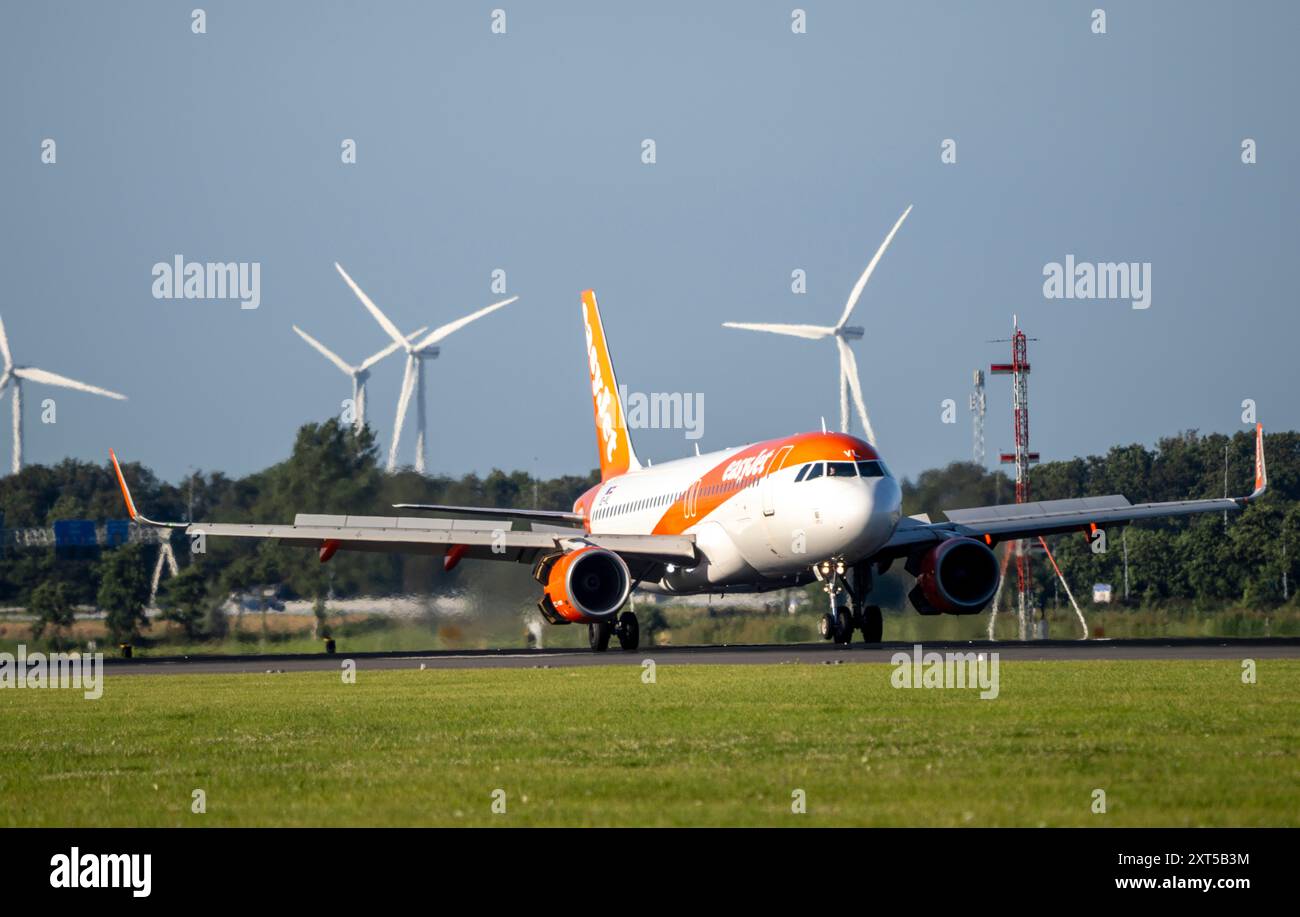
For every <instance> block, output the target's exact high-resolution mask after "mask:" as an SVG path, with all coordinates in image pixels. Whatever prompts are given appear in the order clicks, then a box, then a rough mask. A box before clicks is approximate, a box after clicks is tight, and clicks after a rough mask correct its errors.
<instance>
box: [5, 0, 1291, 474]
mask: <svg viewBox="0 0 1300 917" xmlns="http://www.w3.org/2000/svg"><path fill="white" fill-rule="evenodd" d="M198 2H199V0H195V3H196V4H197V3H198ZM193 5H194V4H186V5H184V6H183V7H182V6H179V5H176V4H164V3H148V2H137V3H129V4H99V3H65V4H57V5H55V4H38V3H24V4H21V5H12V6H11V7H10V9H9V10H8V12H7V14H6V24H5V28H4V30H3V33H0V84H2V85H3V86H4V87H5V90H4V93H3V95H2V96H0V124H3V125H4V129H3V134H2V136H0V168H3V172H4V174H5V176H6V177H7V181H6V186H5V192H6V193H5V202H4V206H3V207H0V242H2V243H3V250H4V252H5V259H4V263H5V280H6V283H5V289H4V294H5V295H4V296H3V297H2V298H0V315H2V316H3V319H4V322H5V325H6V327H7V329H8V333H9V339H10V342H11V345H12V347H13V349H14V352H15V356H16V358H17V359H18V361H19V362H20V363H28V364H32V365H36V366H39V367H41V368H44V369H48V370H52V371H55V372H59V373H64V374H67V375H71V376H74V377H76V378H80V379H83V380H84V381H87V382H90V383H92V384H96V385H100V386H104V387H107V388H112V389H116V390H118V391H121V392H124V393H126V394H128V395H129V396H130V400H129V401H127V402H125V403H116V402H108V401H104V400H101V399H96V398H91V397H89V396H84V395H78V394H72V393H65V394H56V397H57V400H58V415H57V416H58V422H57V423H56V424H53V425H44V424H42V423H41V422H40V416H39V402H40V400H41V399H42V398H44V397H47V396H48V392H47V391H46V390H43V389H41V388H39V387H38V386H28V387H27V389H26V391H25V394H26V401H27V413H26V427H27V435H26V438H25V450H26V458H27V460H28V461H29V462H52V461H57V460H59V459H60V458H62V457H63V456H69V455H70V456H75V457H78V458H83V459H92V460H100V459H102V458H103V457H104V455H105V453H106V450H107V447H108V446H109V445H113V446H115V447H116V448H117V449H118V451H119V453H120V454H122V455H124V456H125V457H127V458H130V459H132V460H139V461H142V462H144V463H146V464H148V465H150V466H152V467H153V468H155V469H156V470H157V471H158V472H159V473H161V474H162V475H163V476H164V477H166V478H169V479H176V478H178V477H180V476H181V475H183V474H184V473H185V472H186V470H187V469H188V468H190V467H198V468H204V469H221V470H224V471H226V472H228V473H232V474H243V473H247V472H249V471H252V470H255V469H258V468H261V467H264V466H266V465H268V464H271V463H273V462H275V461H278V460H280V459H282V458H283V457H285V455H286V454H287V452H288V449H289V447H290V444H291V442H292V438H293V434H294V431H295V429H296V428H297V426H298V425H299V424H301V423H303V422H305V421H307V420H321V419H324V418H325V417H328V416H330V415H331V414H332V413H334V412H336V410H337V406H338V403H339V401H340V399H342V398H344V397H346V396H347V395H348V393H349V392H348V383H347V380H346V379H345V378H344V377H343V376H342V375H341V374H340V373H339V372H338V371H337V370H336V369H334V368H333V367H331V366H330V365H328V364H327V363H326V362H325V361H324V360H323V359H322V358H320V357H319V356H317V355H316V354H315V353H314V352H312V351H310V350H309V349H308V348H307V347H306V346H305V345H304V344H303V343H302V342H301V341H299V340H298V338H297V337H296V336H295V335H294V334H293V333H292V331H291V330H290V326H291V325H292V324H295V323H296V324H298V325H300V326H302V327H304V328H306V329H307V330H308V331H310V332H311V333H312V334H313V335H315V336H316V337H318V338H319V339H321V340H322V341H324V342H325V343H326V344H328V345H330V346H331V347H334V348H335V349H336V350H338V351H339V352H340V353H341V354H342V355H343V356H344V357H345V358H348V359H357V360H359V359H360V358H361V357H363V356H365V355H367V354H369V353H371V352H373V351H375V350H377V349H379V348H380V347H382V346H383V345H384V344H385V343H386V339H385V337H384V336H383V333H382V332H381V330H380V329H379V327H378V326H377V325H376V324H375V323H374V322H373V321H372V320H371V319H370V318H369V316H367V315H366V314H365V313H364V312H363V311H362V309H361V307H360V305H359V304H358V303H357V301H356V300H355V298H354V297H353V296H352V295H351V293H350V292H349V291H348V290H347V289H346V287H345V286H344V285H343V283H342V282H341V280H340V279H339V277H338V276H337V275H336V274H335V272H334V270H333V268H332V266H331V265H332V262H334V261H335V260H338V261H340V262H342V263H343V265H344V266H345V267H346V268H347V269H348V270H349V272H350V273H351V274H352V276H353V277H354V278H356V280H357V281H358V282H359V283H360V284H361V285H362V287H364V288H365V289H366V290H367V291H368V292H369V293H370V295H371V296H372V297H373V298H374V299H375V300H376V301H377V302H378V303H379V304H380V305H381V306H382V307H383V308H385V309H386V310H387V311H388V313H389V314H390V315H391V316H392V317H393V319H394V320H395V321H396V322H397V323H398V324H399V325H400V326H402V327H403V328H409V329H414V328H415V327H416V326H418V325H425V324H427V325H430V326H434V325H438V324H441V323H443V322H445V321H448V320H450V319H452V318H455V317H458V316H460V315H462V314H464V313H467V312H469V311H472V310H474V309H476V308H478V307H480V306H482V305H486V304H487V303H489V302H491V301H493V300H494V299H497V298H500V297H499V296H497V295H494V294H493V293H492V291H491V290H490V289H489V282H490V277H491V272H492V271H493V269H495V268H503V269H505V270H506V271H507V276H508V282H509V292H510V293H511V294H518V295H519V296H520V300H519V301H518V302H517V303H515V304H514V305H512V306H510V307H508V308H507V309H505V310H503V311H501V312H498V313H496V314H494V315H492V316H489V317H488V318H485V319H484V320H482V321H481V322H479V323H477V324H475V325H472V326H470V327H469V328H468V329H466V330H464V331H462V332H460V333H458V334H456V335H455V336H453V337H452V338H450V339H448V341H446V342H445V345H444V347H443V349H442V355H441V357H440V358H439V359H438V360H436V361H434V362H433V363H432V364H431V365H430V367H429V370H430V371H429V389H428V391H429V396H430V406H429V423H430V428H431V445H430V467H431V470H433V471H446V472H452V473H457V474H459V473H462V472H465V471H469V470H477V471H480V472H483V471H486V470H488V469H490V468H492V467H504V468H523V469H525V470H529V471H537V472H540V473H542V474H544V475H553V474H559V473H569V472H584V471H585V470H587V469H588V468H590V467H592V466H593V465H594V464H595V444H594V435H593V431H592V420H591V407H590V401H589V399H588V395H587V392H586V377H585V372H584V368H583V347H582V326H581V321H580V316H579V302H578V294H579V292H580V291H581V290H582V289H584V288H586V287H594V288H595V289H596V291H597V294H598V296H599V299H600V302H601V306H602V310H603V312H604V319H605V325H606V330H607V332H608V335H609V338H610V344H611V347H612V348H613V352H614V357H615V361H616V365H617V368H618V373H619V377H620V379H619V381H620V382H622V383H623V384H625V385H627V386H628V387H629V388H630V389H632V390H637V391H646V392H654V391H660V392H687V393H695V392H699V393H703V395H704V399H705V402H704V404H705V407H704V435H703V438H702V439H701V440H700V445H701V447H702V448H704V449H706V450H707V449H711V448H722V447H725V446H729V445H738V444H740V443H743V442H749V441H753V440H756V439H761V438H765V437H769V436H777V435H784V434H786V433H790V432H794V431H796V430H807V429H816V428H817V426H818V424H819V418H820V417H821V416H823V415H824V416H825V417H826V418H827V420H828V422H829V423H831V424H832V425H833V424H834V423H835V422H836V418H837V417H838V391H837V385H836V380H837V371H838V370H837V364H836V362H835V354H834V346H833V345H832V344H831V343H830V342H829V341H822V342H810V341H802V340H796V339H786V338H778V337H774V336H767V335H753V334H745V333H742V332H737V331H728V330H725V329H723V328H721V327H720V324H721V322H723V321H727V320H739V321H792V322H811V323H817V324H833V323H834V321H835V320H836V318H837V317H838V314H839V312H840V310H841V309H842V307H843V304H844V300H845V298H846V297H847V294H848V291H849V289H850V287H851V286H852V285H853V282H854V280H855V279H856V278H857V276H858V274H859V273H860V272H861V271H862V269H863V267H864V266H865V265H866V262H867V261H868V260H869V258H870V257H871V254H872V253H873V252H874V251H875V249H876V246H877V245H878V244H879V243H880V240H881V239H882V238H883V237H884V234H885V233H886V232H887V231H888V229H889V227H890V225H892V223H893V222H894V220H895V219H897V217H898V215H899V214H900V213H901V212H902V210H903V208H904V207H905V206H907V205H908V204H914V205H915V210H914V211H913V213H912V215H911V216H910V217H909V219H908V221H907V223H906V224H905V225H904V226H903V228H902V229H901V230H900V232H899V234H898V236H897V238H896V239H895V240H894V244H893V246H892V247H891V249H890V251H889V252H888V253H887V255H886V256H885V258H884V259H883V261H882V262H881V264H880V267H879V268H878V269H877V271H876V274H875V276H874V277H873V278H872V280H871V283H870V284H869V285H868V287H867V290H866V292H865V294H864V296H863V298H862V301H861V303H860V305H859V307H858V310H857V312H856V314H855V320H856V321H857V323H859V324H863V325H865V326H866V327H867V336H866V338H865V339H864V340H862V341H860V342H858V343H857V344H856V345H855V352H856V353H857V358H858V362H859V366H860V367H861V375H862V383H863V388H864V390H865V394H866V400H867V404H868V407H869V408H870V410H871V413H872V419H873V422H874V424H875V427H876V431H877V434H878V438H879V445H880V447H881V449H882V451H883V453H884V454H885V456H886V457H887V458H888V459H889V460H890V463H891V465H892V466H893V467H894V468H895V470H896V471H898V472H899V473H902V474H908V475H912V474H915V473H916V472H918V471H920V470H922V469H924V468H927V467H932V466H935V465H941V464H945V463H947V462H949V461H952V460H955V459H966V458H969V456H970V439H971V436H970V423H969V416H968V414H967V413H966V410H965V408H966V396H967V393H968V391H969V388H970V376H971V370H972V369H974V368H975V367H977V366H985V367H986V366H987V364H988V363H989V362H992V361H999V360H1003V359H1005V347H1006V345H1000V344H990V343H987V341H988V339H990V338H997V337H1006V336H1007V333H1008V331H1009V326H1010V321H1011V315H1012V313H1013V312H1014V313H1018V314H1019V315H1020V316H1021V320H1022V323H1023V324H1024V326H1025V328H1026V330H1027V332H1028V333H1030V334H1031V335H1033V336H1035V337H1037V338H1039V339H1040V340H1039V341H1037V342H1036V343H1034V344H1033V345H1031V346H1032V350H1031V357H1032V360H1033V366H1034V370H1033V375H1032V377H1031V381H1030V392H1031V398H1032V406H1033V414H1032V435H1033V442H1034V446H1035V448H1036V449H1037V450H1038V451H1040V452H1041V453H1042V455H1043V457H1044V459H1054V458H1063V457H1068V456H1073V455H1076V454H1087V453H1093V452H1099V451H1104V450H1105V449H1106V448H1108V447H1109V446H1110V445H1112V444H1114V443H1120V442H1132V441H1138V442H1144V443H1151V442H1153V441H1154V440H1155V439H1156V438H1157V437H1158V436H1160V435H1165V434H1171V433H1174V432H1177V431H1179V430H1183V429H1188V428H1197V429H1200V430H1202V431H1206V432H1208V431H1224V432H1231V431H1235V430H1238V429H1242V424H1241V422H1240V414H1241V407H1240V405H1241V402H1242V400H1243V399H1245V398H1251V399H1254V400H1255V401H1256V402H1257V404H1258V406H1259V411H1260V417H1261V419H1262V420H1263V421H1264V423H1265V425H1266V426H1267V427H1271V428H1274V429H1284V428H1287V429H1291V428H1295V427H1296V426H1297V424H1298V421H1300V416H1298V414H1300V408H1298V407H1297V405H1296V402H1295V399H1294V397H1293V394H1294V390H1295V381H1296V370H1295V368H1294V367H1295V341H1296V337H1297V330H1298V328H1297V325H1298V324H1300V318H1297V312H1296V303H1295V297H1294V294H1293V293H1292V292H1291V283H1292V279H1291V278H1292V273H1293V271H1292V266H1291V261H1292V259H1293V258H1294V253H1295V251H1296V250H1297V242H1300V233H1298V232H1297V229H1296V226H1295V221H1294V219H1293V217H1292V215H1293V214H1294V213H1295V212H1296V210H1297V190H1298V188H1297V176H1296V153H1295V151H1296V150H1297V148H1300V136H1298V134H1300V130H1298V129H1297V122H1296V119H1295V116H1294V97H1295V91H1296V86H1297V79H1296V64H1295V56H1294V49H1293V48H1292V47H1291V43H1292V39H1293V36H1294V35H1295V34H1296V31H1297V26H1300V7H1296V6H1295V5H1294V4H1281V3H1251V4H1246V5H1242V6H1236V7H1229V6H1224V5H1222V4H1211V3H1149V2H1144V3H1105V4H1103V3H1101V2H1100V0H1095V2H1094V0H1090V2H1088V3H1064V2H1061V3H1028V2H1027V3H984V4H977V3H937V4H929V3H911V2H909V3H891V4H871V5H867V4H856V3H853V4H850V3H816V2H804V3H802V4H801V5H802V7H803V8H804V9H806V10H807V34H804V35H795V34H792V32H791V29H790V11H791V9H792V8H794V6H795V3H793V2H785V3H774V2H749V3H740V2H737V3H709V4H699V3H656V4H641V5H638V8H637V9H631V8H628V9H622V8H618V7H620V6H621V5H616V4H607V3H596V2H592V3H572V2H557V3H546V4H540V3H512V2H510V0H493V2H491V3H483V4H477V3H450V4H438V5H433V4H398V3H376V4H364V5H363V4H359V3H357V4H344V3H290V2H284V3H275V4H266V3H224V2H208V3H205V4H204V5H203V8H204V9H205V11H206V13H207V33H206V34H204V35H195V34H193V33H192V32H191V29H190V14H189V9H190V7H191V6H193ZM1099 5H1103V6H1104V8H1105V9H1106V12H1107V23H1106V25H1107V34H1105V35H1096V34H1093V32H1092V30H1091V28H1090V23H1091V20H1090V11H1091V10H1092V9H1093V8H1094V7H1095V6H1099ZM627 6H628V7H631V5H627ZM493 7H500V8H503V9H504V10H505V11H506V14H507V20H506V21H507V33H506V34H505V35H494V34H492V32H491V31H490V28H489V26H490V11H491V9H492V8H493ZM1247 137H1249V138H1253V139H1255V140H1256V142H1257V144H1258V162H1257V163H1255V164H1254V165H1244V164H1243V163H1242V162H1241V142H1242V140H1243V139H1244V138H1247ZM44 138H54V139H55V140H56V142H57V154H58V161H57V163H56V164H54V165H47V164H42V163H41V161H40V151H41V149H40V148H41V142H42V140H43V139H44ZM344 138H352V139H354V140H355V141H356V143H357V163H356V164H355V165H344V164H343V163H341V162H340V143H341V142H342V140H343V139H344ZM645 138H652V139H654V140H655V142H656V145H657V162H656V163H655V164H654V165H646V164H643V163H642V162H641V142H642V140H643V139H645ZM945 138H952V139H954V140H955V141H956V142H957V162H956V163H955V164H944V163H941V161H940V144H941V142H942V141H943V140H944V139H945ZM178 253H180V254H183V255H184V256H185V257H186V258H187V259H189V260H196V261H256V262H259V263H260V264H261V282H262V293H261V306H260V308H258V309H256V310H241V309H240V308H239V307H238V304H236V303H234V302H231V301H193V300H179V301H178V300H157V299H154V298H153V297H152V296H151V295H150V288H151V283H152V276H151V273H150V272H151V268H152V265H153V264H154V263H155V262H158V261H170V260H171V258H172V257H173V256H174V255H175V254H178ZM1067 255H1073V256H1074V257H1075V258H1076V259H1077V260H1079V261H1096V262H1104V261H1130V262H1150V263H1151V265H1152V304H1151V308H1149V309H1147V310H1145V311H1140V310H1134V309H1132V308H1131V307H1130V306H1129V304H1128V303H1127V302H1118V301H1102V300H1099V301H1079V300H1071V301H1060V300H1046V299H1044V297H1043V293H1042V284H1043V276H1042V271H1043V266H1044V264H1046V263H1048V262H1054V261H1063V260H1064V259H1065V257H1066V256H1067ZM796 268H801V269H803V270H805V271H806V272H807V275H808V293H807V294H806V295H803V296H799V295H795V294H793V293H792V292H791V290H790V272H791V271H792V270H794V269H796ZM400 376H401V361H400V360H399V359H391V360H390V361H389V362H386V363H384V364H381V366H380V367H379V368H378V369H377V370H376V372H375V376H374V378H373V380H372V382H371V387H370V418H371V420H372V422H373V423H375V424H376V426H377V427H378V428H379V432H380V434H381V443H382V444H383V446H384V447H385V449H386V447H387V440H388V436H389V433H390V431H391V426H392V414H393V408H394V406H395V403H396V398H397V390H398V385H399V382H400ZM1010 397H1011V395H1010V386H1009V384H1008V382H1007V381H1006V380H1005V379H996V380H993V381H992V382H991V383H990V389H989V416H988V419H987V428H988V435H987V436H988V447H989V452H990V453H991V454H994V453H996V452H997V451H998V450H999V449H1002V448H1009V447H1010V445H1011V443H1010V439H1011V435H1010V430H1011V421H1010V410H1009V402H1010ZM945 398H952V399H954V400H955V401H956V402H957V405H958V408H959V411H958V418H957V421H958V422H957V423H956V424H944V423H942V422H941V416H940V415H941V402H942V401H943V400H944V399H945ZM9 410H10V408H9V406H8V404H7V403H6V404H5V405H4V407H3V411H2V413H3V414H4V415H5V416H4V423H3V424H0V431H3V432H0V450H3V451H4V453H5V456H6V459H5V462H6V464H7V452H8V449H9V434H8V422H7V418H8V414H9ZM635 438H636V443H637V447H638V451H639V452H640V453H641V454H642V457H643V458H651V459H657V460H663V459H667V458H671V457H675V456H678V455H682V454H687V453H689V452H691V451H692V449H693V443H692V442H691V441H688V440H686V439H685V437H684V434H683V431H681V430H654V431H638V432H637V433H636V434H635ZM412 446H413V440H412V441H409V442H408V443H407V444H406V446H404V448H403V458H404V459H405V460H407V461H409V460H410V457H411V447H412ZM1131 496H1133V497H1135V498H1136V497H1141V496H1142V495H1140V494H1134V495H1131Z"/></svg>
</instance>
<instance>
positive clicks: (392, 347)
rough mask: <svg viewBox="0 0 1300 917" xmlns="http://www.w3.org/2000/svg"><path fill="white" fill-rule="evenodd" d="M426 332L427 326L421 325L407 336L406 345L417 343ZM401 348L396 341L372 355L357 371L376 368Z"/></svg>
mask: <svg viewBox="0 0 1300 917" xmlns="http://www.w3.org/2000/svg"><path fill="white" fill-rule="evenodd" d="M426 330H428V329H427V328H426V327H425V326H423V325H421V326H420V327H419V328H416V329H415V330H414V331H412V332H411V333H410V334H408V335H407V336H406V343H408V344H410V343H413V342H414V341H415V339H416V338H417V337H419V336H420V335H422V334H424V332H425V331H426ZM400 346H401V345H400V344H398V343H397V342H396V341H393V343H391V344H389V345H388V346H387V347H385V348H384V349H383V350H381V351H379V352H378V353H375V354H372V355H370V356H369V357H367V358H366V359H365V360H364V361H363V362H362V364H361V365H360V366H358V367H357V369H369V368H370V367H372V366H374V365H375V364H376V363H378V362H379V361H380V360H382V359H384V358H385V357H386V356H388V355H389V354H390V353H392V352H393V351H394V350H397V349H398V348H399V347H400Z"/></svg>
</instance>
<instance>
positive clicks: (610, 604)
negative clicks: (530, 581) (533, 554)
mask: <svg viewBox="0 0 1300 917" xmlns="http://www.w3.org/2000/svg"><path fill="white" fill-rule="evenodd" d="M533 577H534V578H535V579H536V580H537V581H538V582H539V583H541V584H542V587H543V590H544V591H543V592H542V597H541V599H540V600H539V601H538V603H537V607H538V609H539V610H540V611H541V613H542V616H543V617H544V618H546V620H548V621H550V622H551V623H552V624H563V623H566V622H573V623H582V622H591V621H603V620H606V619H609V618H612V617H613V616H614V615H615V614H617V613H618V610H619V609H620V608H622V607H623V603H624V602H626V601H627V596H628V593H629V592H631V590H632V577H631V575H630V574H629V573H628V569H627V564H625V563H624V562H623V558H621V557H619V556H618V555H617V554H615V553H614V552H613V551H609V550H606V549H605V548H598V547H595V546H594V545H588V546H586V547H585V548H579V549H578V550H576V551H570V552H569V553H567V554H553V555H551V556H549V557H545V558H543V559H542V560H541V561H540V562H539V563H538V564H537V567H536V568H535V569H534V570H533Z"/></svg>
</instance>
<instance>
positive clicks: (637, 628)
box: [618, 611, 641, 652]
mask: <svg viewBox="0 0 1300 917" xmlns="http://www.w3.org/2000/svg"><path fill="white" fill-rule="evenodd" d="M640 643H641V625H640V624H639V623H637V620H636V615H634V614H633V613H632V612H630V611H625V612H623V613H622V614H621V615H619V616H618V645H619V646H621V647H623V649H625V650H627V651H628V652H631V651H632V650H634V649H636V648H637V647H638V646H639V645H640Z"/></svg>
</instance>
